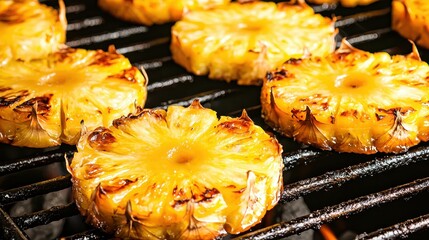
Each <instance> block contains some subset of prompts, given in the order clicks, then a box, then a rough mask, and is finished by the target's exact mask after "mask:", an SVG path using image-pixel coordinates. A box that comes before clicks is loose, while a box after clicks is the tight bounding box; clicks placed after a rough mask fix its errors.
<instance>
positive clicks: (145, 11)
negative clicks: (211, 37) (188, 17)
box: [98, 0, 230, 25]
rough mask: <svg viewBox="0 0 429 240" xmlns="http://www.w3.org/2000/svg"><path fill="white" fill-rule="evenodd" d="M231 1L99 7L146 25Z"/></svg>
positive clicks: (125, 2) (148, 0)
mask: <svg viewBox="0 0 429 240" xmlns="http://www.w3.org/2000/svg"><path fill="white" fill-rule="evenodd" d="M229 1H230V0H132V1H130V0H98V5H99V6H100V7H101V8H102V9H103V10H105V11H106V12H109V13H110V14H112V15H113V16H115V17H117V18H119V19H122V20H125V21H130V22H134V23H140V24H144V25H153V24H162V23H167V22H172V21H177V20H179V19H181V18H182V15H183V14H185V13H187V12H189V11H194V10H199V9H210V8H213V7H216V6H220V5H224V4H227V3H228V2H229Z"/></svg>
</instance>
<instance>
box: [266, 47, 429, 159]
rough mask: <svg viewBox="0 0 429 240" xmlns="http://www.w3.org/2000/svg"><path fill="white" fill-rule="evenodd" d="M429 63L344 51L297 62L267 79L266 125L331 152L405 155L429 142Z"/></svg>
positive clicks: (413, 58)
mask: <svg viewBox="0 0 429 240" xmlns="http://www.w3.org/2000/svg"><path fill="white" fill-rule="evenodd" d="M428 79H429V66H428V64H427V63H426V62H423V61H421V60H420V57H419V55H418V52H417V49H416V47H415V46H414V47H413V53H411V54H410V55H408V56H399V55H397V56H390V55H389V54H388V53H385V52H379V53H374V54H372V53H369V52H365V51H361V50H358V49H355V48H353V47H351V46H350V45H349V44H348V43H347V42H345V41H343V43H342V46H341V47H340V48H339V49H338V50H337V51H336V52H335V53H333V54H331V55H329V56H327V57H326V58H320V57H315V58H311V59H303V60H301V59H291V60H289V61H288V62H286V63H285V64H284V65H283V66H282V67H280V68H278V69H277V70H275V71H272V72H271V73H269V74H267V78H266V79H265V80H264V85H263V87H262V92H261V103H262V115H263V118H264V119H265V120H266V122H267V123H268V124H269V125H270V126H271V127H273V128H274V129H276V130H277V131H279V132H280V133H282V134H283V135H286V136H287V137H293V138H294V139H295V140H297V141H298V142H301V143H305V144H310V145H313V146H316V147H319V148H321V149H324V150H332V149H333V150H336V151H339V152H354V153H365V154H372V153H376V152H377V151H379V152H393V153H399V152H403V151H406V150H407V149H408V148H409V147H411V146H414V145H416V144H418V143H419V142H420V141H428V140H429V124H428V123H429V105H428V102H429V81H428Z"/></svg>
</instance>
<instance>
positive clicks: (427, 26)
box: [392, 0, 429, 49]
mask: <svg viewBox="0 0 429 240" xmlns="http://www.w3.org/2000/svg"><path fill="white" fill-rule="evenodd" d="M428 13H429V2H428V1H421V0H394V1H393V2H392V28H393V30H395V31H397V32H398V33H399V34H401V35H402V36H403V37H405V38H407V39H410V40H412V41H415V42H416V43H417V44H418V45H420V46H423V47H425V48H428V49H429V32H428V31H429V20H428V19H427V15H428Z"/></svg>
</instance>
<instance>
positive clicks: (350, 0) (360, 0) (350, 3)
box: [308, 0, 379, 7]
mask: <svg viewBox="0 0 429 240" xmlns="http://www.w3.org/2000/svg"><path fill="white" fill-rule="evenodd" d="M377 1H379V0H309V1H308V2H310V3H315V4H323V3H338V2H339V3H341V5H342V6H344V7H356V6H363V5H369V4H371V3H375V2H377Z"/></svg>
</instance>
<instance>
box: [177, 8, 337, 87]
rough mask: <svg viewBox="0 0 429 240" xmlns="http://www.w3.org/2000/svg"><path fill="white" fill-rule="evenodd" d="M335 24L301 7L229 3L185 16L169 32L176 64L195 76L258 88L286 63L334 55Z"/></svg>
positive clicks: (311, 10) (310, 9)
mask: <svg viewBox="0 0 429 240" xmlns="http://www.w3.org/2000/svg"><path fill="white" fill-rule="evenodd" d="M335 34H336V30H335V28H334V21H333V20H331V19H329V18H325V17H322V16H321V15H319V14H315V13H314V11H313V9H312V8H311V7H309V6H308V5H306V4H305V3H304V2H303V1H296V2H295V1H293V2H290V3H279V4H275V3H273V2H251V3H231V4H229V5H228V6H224V7H219V8H216V9H213V10H208V11H195V12H191V13H189V14H187V15H186V16H185V17H184V18H183V19H182V20H181V21H178V22H177V23H176V24H175V25H174V26H173V28H172V42H171V52H172V56H173V59H174V61H175V62H176V63H178V64H180V65H182V66H183V67H185V68H186V70H187V71H189V72H192V73H194V74H196V75H206V74H209V78H212V79H223V80H226V81H231V80H238V84H242V85H260V84H261V82H262V79H263V77H264V76H265V74H266V72H267V71H269V70H271V69H274V68H275V67H277V66H279V65H281V63H283V62H284V61H286V60H288V59H289V58H292V57H294V58H297V57H302V56H303V55H306V54H308V52H310V53H311V54H313V55H317V56H319V55H325V54H328V53H330V52H332V51H333V50H334V49H335V40H334V36H335Z"/></svg>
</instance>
